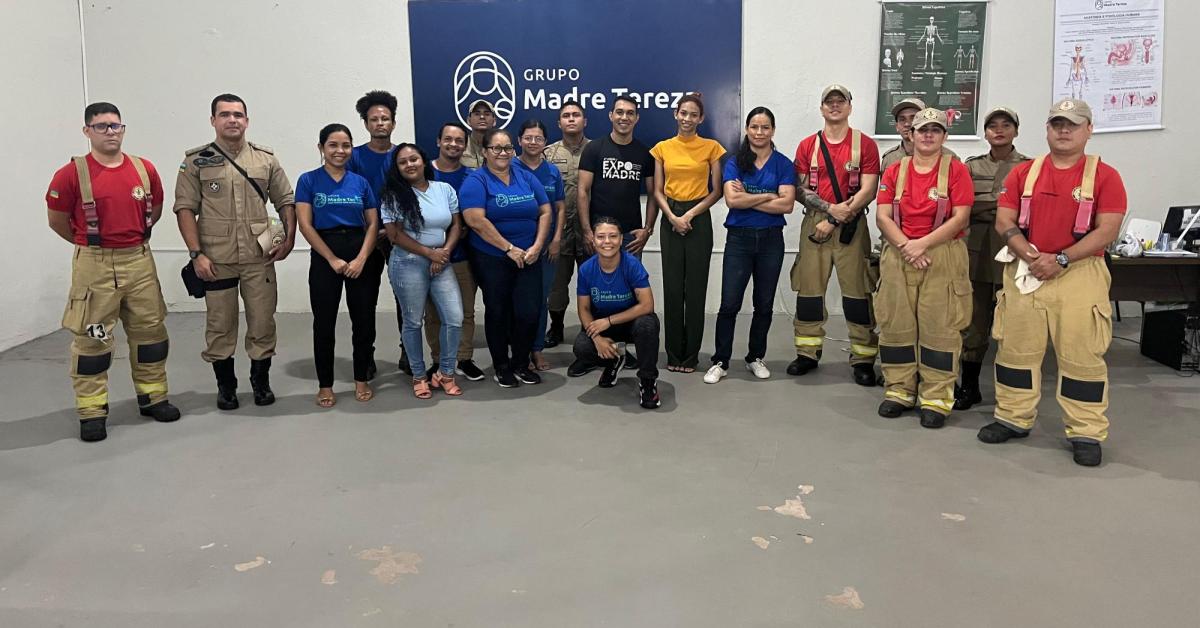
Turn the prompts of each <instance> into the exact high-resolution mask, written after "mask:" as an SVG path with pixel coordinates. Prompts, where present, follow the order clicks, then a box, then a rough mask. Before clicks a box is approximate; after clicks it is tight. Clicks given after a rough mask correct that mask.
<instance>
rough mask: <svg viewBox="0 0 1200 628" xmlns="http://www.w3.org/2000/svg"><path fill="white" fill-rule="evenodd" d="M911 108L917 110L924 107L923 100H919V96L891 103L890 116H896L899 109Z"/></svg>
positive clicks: (898, 113)
mask: <svg viewBox="0 0 1200 628" xmlns="http://www.w3.org/2000/svg"><path fill="white" fill-rule="evenodd" d="M912 108H916V109H917V110H918V111H919V110H921V109H924V108H925V101H924V100H921V99H920V98H905V99H904V100H901V101H900V102H898V103H896V104H894V105H892V117H893V118H895V117H896V116H898V115H900V112H901V111H904V110H905V109H912Z"/></svg>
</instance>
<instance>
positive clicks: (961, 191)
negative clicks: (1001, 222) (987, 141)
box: [875, 109, 974, 428]
mask: <svg viewBox="0 0 1200 628" xmlns="http://www.w3.org/2000/svg"><path fill="white" fill-rule="evenodd" d="M948 126H949V124H948V123H947V120H946V113H945V112H944V111H940V110H938V109H922V110H921V111H920V112H918V113H917V115H916V119H915V121H914V122H913V127H912V134H913V140H914V147H913V148H914V154H913V156H912V157H904V158H903V159H901V160H900V163H898V164H895V165H893V166H891V167H889V168H888V169H887V170H886V171H885V172H884V173H883V181H882V183H880V185H879V198H878V201H877V202H878V207H879V211H878V214H877V215H876V218H875V222H876V224H877V225H878V226H879V231H880V233H881V234H882V235H883V238H884V240H885V241H886V242H887V246H885V247H884V249H883V255H882V259H881V260H880V264H879V274H880V281H879V292H878V294H876V295H875V318H876V319H877V320H878V321H879V360H880V362H881V363H882V365H883V379H884V385H885V386H886V387H887V390H886V392H885V393H884V401H883V403H881V404H880V405H879V415H880V416H882V417H886V418H896V417H898V416H900V415H901V414H902V413H903V412H905V411H906V410H910V409H912V408H914V407H919V409H920V415H921V425H922V426H923V427H927V428H939V427H942V426H943V425H945V424H946V417H947V416H948V415H949V414H950V410H951V408H953V406H954V379H955V371H956V370H957V369H956V367H957V365H958V352H959V350H960V349H961V348H962V337H961V335H960V332H961V331H962V330H963V329H964V328H966V326H967V324H968V323H969V322H970V320H971V283H970V281H969V280H968V275H967V247H966V245H965V244H964V243H963V240H962V237H963V235H964V234H965V229H966V227H967V224H968V222H969V220H970V213H971V201H972V200H973V199H974V193H973V189H972V186H971V174H970V173H969V172H968V171H967V167H966V166H964V165H963V164H962V162H960V161H958V160H957V159H955V158H953V157H951V156H949V155H946V154H944V153H943V152H942V144H943V143H944V142H945V141H946V129H947V127H948Z"/></svg>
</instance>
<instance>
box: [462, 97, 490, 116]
mask: <svg viewBox="0 0 1200 628" xmlns="http://www.w3.org/2000/svg"><path fill="white" fill-rule="evenodd" d="M480 105H483V106H484V107H487V110H488V111H490V112H492V114H493V115H495V113H496V110H495V109H494V108H492V103H490V102H488V101H486V100H484V99H482V98H480V99H478V100H476V101H474V102H472V103H471V107H470V108H469V109H467V113H471V112H472V111H475V109H476V108H478V107H479V106H480Z"/></svg>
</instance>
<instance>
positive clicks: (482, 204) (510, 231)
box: [458, 129, 550, 388]
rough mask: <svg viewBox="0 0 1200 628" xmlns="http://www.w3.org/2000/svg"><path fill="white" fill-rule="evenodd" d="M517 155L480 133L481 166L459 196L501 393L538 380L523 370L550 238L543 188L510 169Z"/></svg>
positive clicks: (496, 133) (503, 138) (502, 135)
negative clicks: (481, 294)
mask: <svg viewBox="0 0 1200 628" xmlns="http://www.w3.org/2000/svg"><path fill="white" fill-rule="evenodd" d="M515 153H516V149H515V147H514V146H513V140H512V136H510V135H509V134H508V132H507V131H505V130H503V129H491V130H489V131H488V132H487V133H484V135H483V154H484V166H483V167H482V168H479V169H478V170H476V171H475V172H473V173H471V174H470V175H468V176H467V180H466V181H464V182H463V184H462V188H460V189H459V192H458V204H459V206H460V207H462V208H463V212H462V213H463V219H464V220H466V222H467V226H469V227H470V228H471V233H470V236H469V237H468V240H467V242H468V244H469V245H470V247H471V248H470V251H469V253H468V255H469V256H470V261H471V272H472V273H473V274H474V275H475V280H476V281H477V282H478V283H479V287H480V288H481V289H482V290H483V308H484V312H483V320H484V335H485V336H486V337H487V343H488V351H489V352H490V353H491V354H492V365H493V366H494V367H495V370H496V374H495V376H494V377H495V380H496V383H498V384H500V386H501V387H504V388H513V387H516V386H518V385H519V384H521V383H524V384H537V383H540V382H541V381H542V378H541V376H540V375H538V374H537V373H535V372H533V371H531V370H530V369H529V353H530V351H531V350H532V348H533V336H534V334H535V333H536V332H537V315H538V301H539V299H540V297H541V294H542V267H541V263H542V261H541V255H542V250H543V249H544V248H545V245H546V240H547V237H548V235H549V233H550V200H549V198H547V196H546V190H545V188H543V187H542V184H541V183H540V182H539V181H538V180H537V179H536V178H535V177H534V176H533V175H531V174H529V173H528V172H525V171H524V170H521V169H519V168H513V167H512V160H513V155H514V154H515Z"/></svg>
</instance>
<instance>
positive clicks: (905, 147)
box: [879, 98, 957, 172]
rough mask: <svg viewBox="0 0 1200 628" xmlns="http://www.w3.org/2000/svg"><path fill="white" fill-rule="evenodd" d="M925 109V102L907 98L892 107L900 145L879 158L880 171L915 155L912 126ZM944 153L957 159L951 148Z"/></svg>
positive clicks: (944, 148)
mask: <svg viewBox="0 0 1200 628" xmlns="http://www.w3.org/2000/svg"><path fill="white" fill-rule="evenodd" d="M924 108H925V101H923V100H921V99H920V98H905V99H904V100H901V101H900V102H898V103H896V104H895V105H893V106H892V118H893V119H894V120H895V121H896V133H897V134H898V135H899V136H900V143H899V144H896V145H895V146H893V147H891V148H889V149H888V150H887V152H885V153H884V154H883V155H882V156H881V157H880V158H879V163H880V165H879V168H880V171H881V172H883V171H886V170H887V169H888V166H890V165H892V164H894V163H896V162H898V161H900V160H901V159H904V158H905V157H912V155H913V137H912V126H913V118H914V117H915V116H916V115H917V112H918V111H920V110H922V109H924ZM942 152H943V153H945V154H947V155H950V156H951V157H957V155H955V154H954V151H952V150H950V149H949V148H946V147H944V146H943V147H942Z"/></svg>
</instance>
